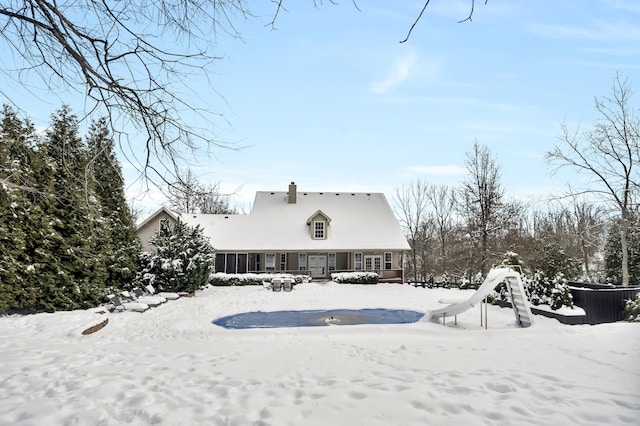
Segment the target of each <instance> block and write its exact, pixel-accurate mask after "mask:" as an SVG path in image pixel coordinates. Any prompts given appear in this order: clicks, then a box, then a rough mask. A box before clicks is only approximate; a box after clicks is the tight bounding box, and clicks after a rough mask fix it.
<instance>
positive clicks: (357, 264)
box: [353, 253, 362, 271]
mask: <svg viewBox="0 0 640 426" xmlns="http://www.w3.org/2000/svg"><path fill="white" fill-rule="evenodd" d="M353 266H354V269H355V270H356V271H361V270H362V253H354V254H353Z"/></svg>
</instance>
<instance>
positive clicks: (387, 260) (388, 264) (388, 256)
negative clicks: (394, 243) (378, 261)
mask: <svg viewBox="0 0 640 426" xmlns="http://www.w3.org/2000/svg"><path fill="white" fill-rule="evenodd" d="M391 264H392V262H391V252H390V251H386V252H384V269H391Z"/></svg>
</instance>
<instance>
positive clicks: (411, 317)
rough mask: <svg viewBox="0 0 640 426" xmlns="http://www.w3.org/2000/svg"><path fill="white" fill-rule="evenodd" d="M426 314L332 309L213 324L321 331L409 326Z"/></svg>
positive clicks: (247, 314) (257, 314)
mask: <svg viewBox="0 0 640 426" xmlns="http://www.w3.org/2000/svg"><path fill="white" fill-rule="evenodd" d="M423 316H424V312H417V311H409V310H403V309H332V310H309V311H274V312H261V311H259V312H244V313H241V314H234V315H229V316H226V317H222V318H218V319H216V320H213V321H212V323H213V324H215V325H218V326H220V327H224V328H236V329H243V328H279V327H318V326H326V325H356V324H408V323H412V322H417V321H418V320H419V319H420V318H422V317H423Z"/></svg>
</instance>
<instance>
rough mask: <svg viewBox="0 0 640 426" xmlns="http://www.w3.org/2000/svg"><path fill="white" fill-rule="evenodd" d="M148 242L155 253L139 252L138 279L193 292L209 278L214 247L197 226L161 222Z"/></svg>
mask: <svg viewBox="0 0 640 426" xmlns="http://www.w3.org/2000/svg"><path fill="white" fill-rule="evenodd" d="M151 243H152V244H153V245H154V246H156V247H157V252H156V253H155V254H152V253H146V252H144V253H142V254H141V255H140V263H139V266H138V277H137V280H138V281H139V282H140V283H141V284H143V285H146V284H153V285H154V286H160V287H164V288H165V289H166V290H169V291H186V292H193V291H195V290H197V289H198V288H199V287H200V286H202V285H203V284H206V282H207V281H208V279H209V274H210V273H211V267H212V265H213V261H214V250H213V247H212V246H211V244H210V242H209V239H208V238H207V237H205V236H204V234H203V233H202V228H201V227H200V226H199V225H198V226H196V227H191V226H189V225H187V224H185V223H184V222H182V221H180V220H179V221H178V222H177V223H176V224H175V225H174V226H168V225H162V226H161V227H160V229H159V230H158V232H157V233H156V235H154V236H153V237H152V238H151Z"/></svg>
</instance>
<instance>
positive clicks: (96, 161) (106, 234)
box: [87, 118, 141, 288]
mask: <svg viewBox="0 0 640 426" xmlns="http://www.w3.org/2000/svg"><path fill="white" fill-rule="evenodd" d="M87 144H88V148H89V155H90V163H89V166H90V167H89V168H90V170H91V172H92V176H93V178H94V185H93V190H94V192H95V195H96V199H97V201H98V204H99V205H100V211H101V218H100V223H99V225H100V226H99V228H98V230H97V231H102V232H100V234H99V239H100V241H101V248H102V250H101V251H102V254H103V255H104V256H105V261H106V272H107V277H106V282H105V283H106V285H107V286H108V287H116V288H127V286H128V284H129V283H131V282H132V280H133V278H134V277H135V272H136V262H137V258H138V254H139V253H140V251H141V246H140V241H139V239H138V237H137V235H136V231H135V225H134V222H133V217H132V214H131V211H130V210H129V207H128V206H127V202H126V198H125V193H124V179H123V178H122V170H121V168H120V164H119V163H118V161H117V159H116V154H115V150H114V141H113V138H112V137H111V135H110V133H109V127H108V125H107V120H106V119H105V118H102V119H100V120H98V121H96V122H94V123H92V125H91V128H90V129H89V135H88V138H87Z"/></svg>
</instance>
